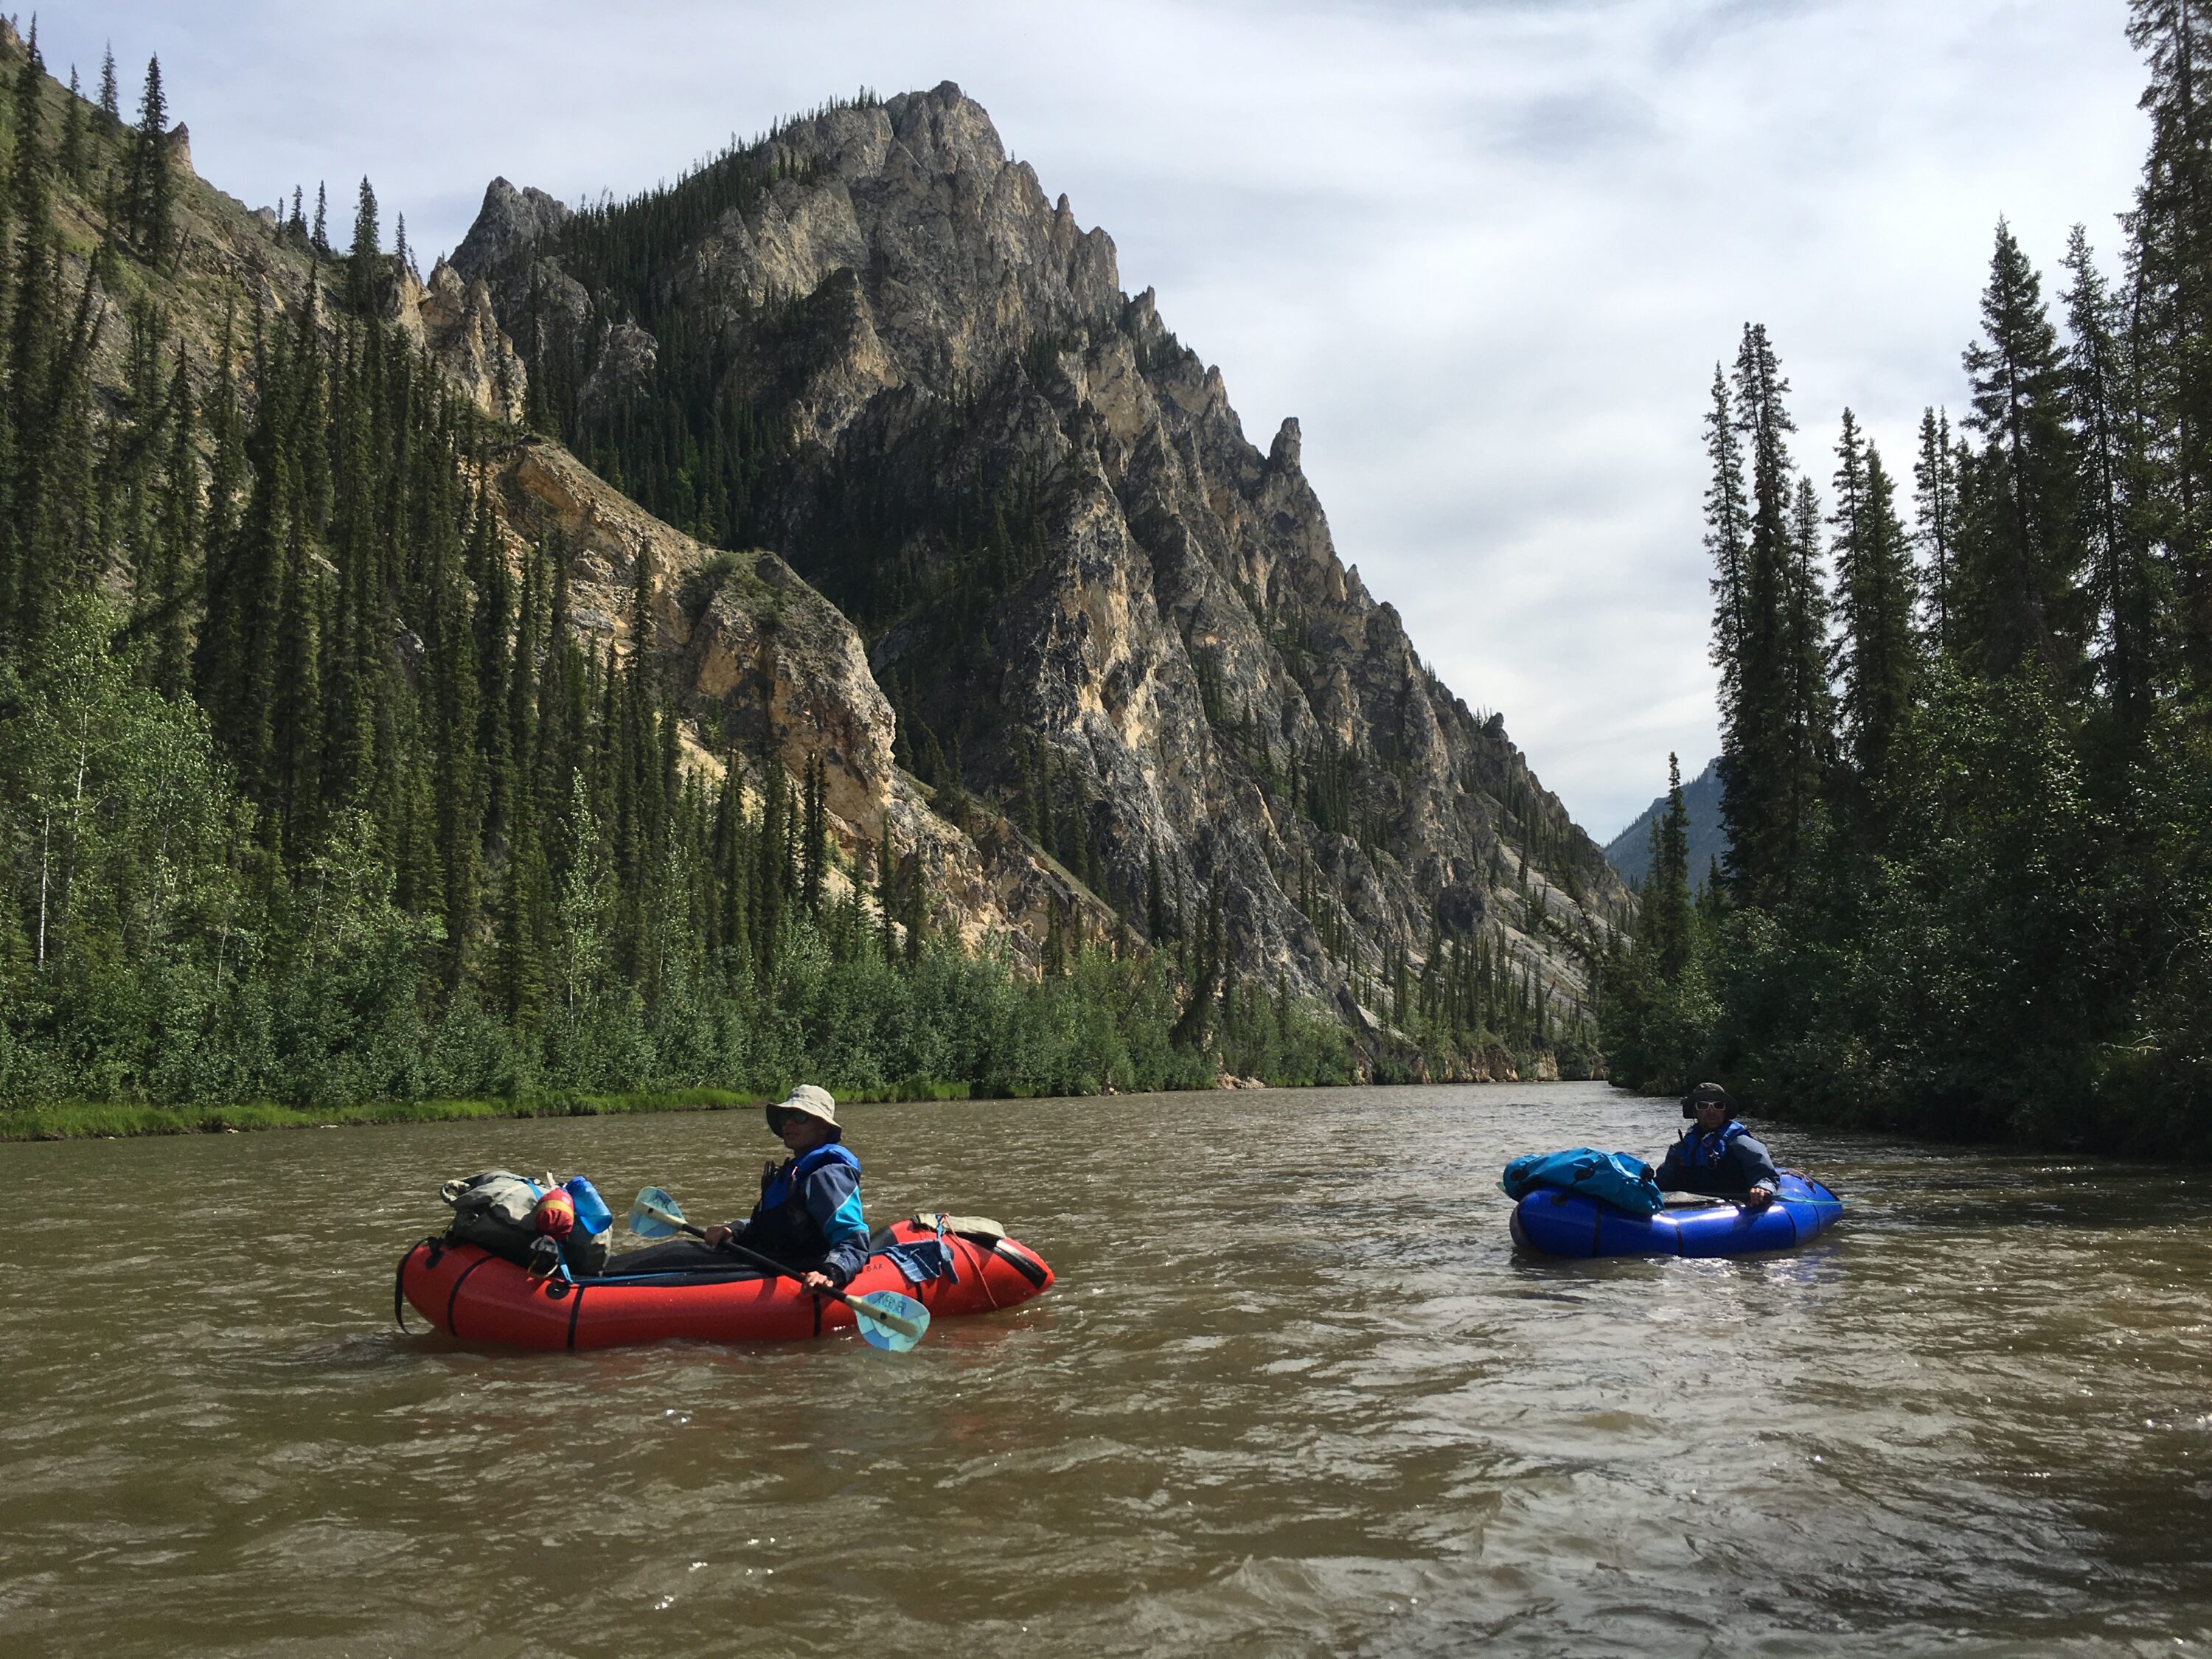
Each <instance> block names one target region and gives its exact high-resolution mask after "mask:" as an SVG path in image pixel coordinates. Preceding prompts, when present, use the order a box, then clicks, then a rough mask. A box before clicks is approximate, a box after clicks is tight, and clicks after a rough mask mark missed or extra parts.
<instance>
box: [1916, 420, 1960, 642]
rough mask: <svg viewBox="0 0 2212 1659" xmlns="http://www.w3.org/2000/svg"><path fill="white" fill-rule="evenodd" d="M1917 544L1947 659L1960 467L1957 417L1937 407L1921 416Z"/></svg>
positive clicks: (1925, 622)
mask: <svg viewBox="0 0 2212 1659" xmlns="http://www.w3.org/2000/svg"><path fill="white" fill-rule="evenodd" d="M1912 489H1913V505H1912V521H1913V538H1914V540H1915V541H1916V542H1917V544H1918V546H1919V550H1920V556H1921V564H1920V614H1921V618H1922V626H1923V630H1924V632H1925V634H1926V635H1927V639H1928V643H1929V650H1930V652H1931V653H1933V654H1935V655H1936V656H1939V657H1940V656H1942V655H1943V654H1944V653H1947V652H1948V651H1950V650H1951V649H1952V648H1953V647H1954V644H1955V643H1956V641H1954V639H1953V638H1952V629H1951V577H1952V569H1953V567H1954V564H1955V563H1956V562H1957V559H1958V540H1959V463H1958V455H1957V453H1956V452H1955V451H1954V448H1953V447H1952V443H1951V416H1950V412H1949V411H1948V410H1939V409H1937V408H1936V407H1935V406H1934V405H1933V404H1930V405H1929V407H1927V408H1926V409H1923V410H1921V411H1920V447H1919V451H1918V453H1917V455H1916V456H1915V457H1914V459H1913V462H1912Z"/></svg>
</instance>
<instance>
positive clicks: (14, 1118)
mask: <svg viewBox="0 0 2212 1659" xmlns="http://www.w3.org/2000/svg"><path fill="white" fill-rule="evenodd" d="M968 1094H969V1088H968V1085H966V1084H964V1083H934V1082H929V1081H926V1080H925V1081H915V1082H910V1083H906V1084H902V1085H896V1086H895V1087H891V1088H885V1089H862V1090H856V1091H853V1092H850V1093H846V1092H843V1091H840V1092H839V1095H838V1099H839V1100H840V1101H841V1102H844V1103H867V1102H875V1101H892V1100H965V1099H966V1098H968ZM771 1098H773V1097H771V1096H767V1095H750V1094H733V1093H732V1092H731V1091H728V1090H726V1089H678V1090H671V1091H668V1092H665V1093H658V1094H656V1093H636V1094H613V1095H584V1094H553V1095H542V1096H536V1097H526V1098H523V1099H519V1100H377V1101H367V1102H363V1103H359V1104H356V1105H350V1106H322V1107H295V1106H279V1105H276V1104H273V1103H270V1102H267V1101H258V1102H252V1103H246V1104H242V1105H231V1106H131V1105H113V1104H101V1103H91V1102H67V1103H58V1104H55V1105H51V1106H27V1107H21V1108H19V1109H13V1110H4V1109H0V1141H7V1140H87V1139H117V1138H118V1137H120V1136H124V1135H181V1134H220V1133H224V1132H226V1131H241V1130H247V1129H317V1128H330V1127H337V1126H338V1125H341V1124H364V1123H446V1122H451V1121H455V1120H458V1119H463V1118H499V1117H605V1116H611V1115H616V1114H618V1113H624V1112H726V1111H732V1110H738V1109H744V1108H747V1107H757V1106H762V1105H765V1104H766V1103H768V1101H769V1099H771Z"/></svg>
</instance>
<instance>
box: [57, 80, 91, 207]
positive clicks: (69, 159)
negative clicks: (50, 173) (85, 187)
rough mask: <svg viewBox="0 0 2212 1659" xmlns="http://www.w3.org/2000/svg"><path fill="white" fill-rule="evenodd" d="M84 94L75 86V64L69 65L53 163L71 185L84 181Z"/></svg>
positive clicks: (85, 158) (80, 183) (85, 159)
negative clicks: (58, 142) (57, 144)
mask: <svg viewBox="0 0 2212 1659" xmlns="http://www.w3.org/2000/svg"><path fill="white" fill-rule="evenodd" d="M86 161H87V157H86V155H85V132H84V95H83V94H82V92H80V91H79V90H78V88H77V83H76V64H70V80H69V97H68V98H67V99H66V100H64V103H63V105H62V138H61V144H60V147H59V149H58V151H57V154H56V156H55V165H56V166H57V167H58V168H59V169H60V172H61V175H62V177H63V178H64V179H68V180H69V181H70V183H71V184H73V185H82V184H83V183H84V175H85V165H86Z"/></svg>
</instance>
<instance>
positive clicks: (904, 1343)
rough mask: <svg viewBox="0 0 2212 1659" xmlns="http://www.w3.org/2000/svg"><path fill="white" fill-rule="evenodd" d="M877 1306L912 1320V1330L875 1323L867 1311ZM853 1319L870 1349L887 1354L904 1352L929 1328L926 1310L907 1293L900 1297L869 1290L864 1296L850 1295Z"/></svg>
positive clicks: (886, 1292) (895, 1316)
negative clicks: (879, 1350) (883, 1351)
mask: <svg viewBox="0 0 2212 1659" xmlns="http://www.w3.org/2000/svg"><path fill="white" fill-rule="evenodd" d="M871 1308H880V1309H882V1310H884V1312H885V1313H887V1314H890V1316H892V1317H894V1318H899V1319H905V1320H908V1321H909V1322H911V1323H912V1325H913V1327H914V1328H913V1330H912V1332H911V1333H909V1332H907V1331H895V1330H893V1329H892V1328H890V1326H888V1325H884V1324H878V1322H876V1321H874V1320H872V1319H871V1318H869V1317H868V1310H869V1309H871ZM853 1322H854V1324H856V1325H858V1326H859V1327H860V1335H861V1336H862V1337H863V1338H864V1339H866V1341H867V1344H868V1346H870V1347H872V1348H882V1349H884V1350H885V1351H886V1352H890V1353H904V1352H906V1351H907V1350H908V1348H911V1347H912V1346H914V1345H915V1343H917V1342H919V1341H921V1338H922V1334H923V1333H924V1332H925V1331H927V1330H928V1328H929V1310H928V1309H927V1308H925V1307H923V1306H922V1305H921V1303H919V1302H917V1301H915V1299H914V1298H913V1297H910V1296H901V1295H900V1294H899V1293H898V1292H897V1291H869V1292H868V1293H867V1294H866V1296H856V1297H854V1298H853Z"/></svg>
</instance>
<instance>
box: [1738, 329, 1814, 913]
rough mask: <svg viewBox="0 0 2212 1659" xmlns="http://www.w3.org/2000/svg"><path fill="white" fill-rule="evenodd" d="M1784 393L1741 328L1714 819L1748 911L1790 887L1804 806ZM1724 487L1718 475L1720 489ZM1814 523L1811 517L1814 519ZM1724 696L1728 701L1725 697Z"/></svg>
mask: <svg viewBox="0 0 2212 1659" xmlns="http://www.w3.org/2000/svg"><path fill="white" fill-rule="evenodd" d="M1789 389H1790V383H1789V381H1788V380H1786V379H1784V376H1783V374H1782V368H1781V364H1780V362H1778V359H1777V358H1776V356H1775V354H1774V349H1773V345H1772V343H1771V342H1770V341H1769V339H1768V338H1767V334H1766V330H1765V327H1764V326H1763V325H1758V324H1748V325H1746V326H1745V328H1744V331H1743V339H1742V343H1741V347H1740V349H1738V351H1737V354H1736V363H1735V372H1734V374H1733V375H1732V377H1731V380H1730V384H1729V392H1730V393H1731V399H1730V401H1731V404H1732V406H1733V410H1734V413H1735V427H1736V431H1737V433H1738V435H1740V436H1741V440H1742V441H1743V443H1744V447H1745V449H1746V452H1747V457H1748V459H1749V463H1750V466H1749V479H1748V482H1749V485H1750V493H1749V500H1748V506H1749V509H1750V510H1749V515H1748V519H1747V525H1746V532H1747V533H1746V537H1745V540H1744V550H1743V570H1742V578H1741V592H1742V611H1741V624H1740V627H1738V629H1737V631H1736V635H1735V638H1734V639H1732V640H1730V639H1726V638H1717V639H1716V641H1715V647H1716V652H1717V654H1722V655H1723V667H1722V674H1721V678H1722V685H1723V704H1722V710H1721V757H1720V775H1721V817H1722V820H1723V823H1724V824H1725V826H1726V828H1727V829H1728V833H1729V876H1730V878H1731V880H1733V881H1735V883H1736V884H1738V886H1739V888H1740V890H1741V892H1742V894H1743V896H1745V898H1746V899H1747V902H1753V903H1759V904H1765V903H1771V902H1773V901H1775V900H1776V899H1777V898H1778V897H1779V896H1781V895H1782V894H1783V893H1784V891H1786V890H1787V888H1788V885H1789V879H1790V871H1791V866H1792V865H1793V863H1794V861H1795V860H1796V856H1797V852H1798V847H1797V833H1796V832H1797V826H1798V824H1799V823H1800V822H1801V817H1800V806H1801V804H1802V799H1803V798H1804V794H1805V790H1804V784H1805V780H1804V779H1803V777H1802V769H1803V766H1804V764H1805V761H1806V755H1805V745H1804V744H1803V742H1802V737H1803V733H1802V731H1801V730H1800V721H1801V720H1802V716H1803V714H1804V709H1803V707H1802V705H1803V702H1804V695H1803V694H1804V693H1805V691H1806V690H1807V688H1806V686H1805V684H1804V667H1805V665H1804V663H1803V661H1802V653H1803V648H1804V647H1805V646H1806V645H1807V644H1808V640H1807V637H1806V634H1805V628H1806V626H1807V625H1808V624H1809V623H1810V621H1811V617H1809V615H1808V616H1801V615H1800V614H1799V612H1800V610H1801V609H1802V607H1801V605H1800V603H1799V601H1800V599H1802V581H1801V580H1800V571H1799V566H1800V547H1799V543H1800V539H1801V538H1800V536H1799V533H1798V532H1799V528H1800V526H1798V525H1796V523H1795V522H1794V521H1793V518H1792V511H1793V507H1796V505H1798V503H1797V502H1796V501H1794V500H1793V495H1792V490H1791V478H1792V468H1791V463H1790V449H1789V440H1790V434H1791V433H1793V432H1794V431H1795V430H1796V424H1795V422H1792V421H1791V420H1790V414H1789V411H1788V410H1787V409H1786V408H1785V407H1784V404H1783V398H1784V396H1785V395H1786V394H1787V392H1789ZM1715 483H1716V487H1717V488H1718V487H1720V486H1721V485H1722V483H1723V477H1722V476H1721V475H1720V474H1719V473H1718V472H1717V475H1716V479H1715ZM1816 523H1817V514H1816ZM1731 689H1732V695H1730V692H1731Z"/></svg>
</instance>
